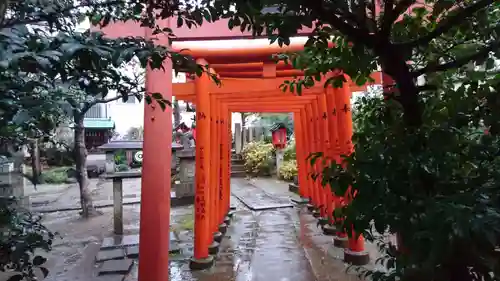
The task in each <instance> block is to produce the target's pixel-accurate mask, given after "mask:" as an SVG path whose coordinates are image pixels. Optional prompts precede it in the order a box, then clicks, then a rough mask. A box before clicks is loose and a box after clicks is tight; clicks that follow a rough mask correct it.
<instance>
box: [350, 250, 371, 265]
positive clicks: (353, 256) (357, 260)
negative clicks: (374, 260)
mask: <svg viewBox="0 0 500 281" xmlns="http://www.w3.org/2000/svg"><path fill="white" fill-rule="evenodd" d="M344 262H346V263H348V264H352V265H367V264H368V263H369V262H370V255H368V252H366V251H362V252H353V251H350V250H348V249H345V250H344Z"/></svg>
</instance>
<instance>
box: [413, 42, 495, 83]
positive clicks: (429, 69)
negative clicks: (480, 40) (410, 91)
mask: <svg viewBox="0 0 500 281" xmlns="http://www.w3.org/2000/svg"><path fill="white" fill-rule="evenodd" d="M498 48H500V41H496V42H493V43H491V44H489V45H488V46H485V47H484V48H482V49H480V50H479V51H477V52H476V53H474V54H472V55H469V56H463V57H461V58H459V59H456V60H454V61H451V62H447V63H443V64H437V63H435V64H429V65H427V66H426V67H424V68H421V69H419V70H416V71H413V72H412V75H413V76H414V77H418V76H420V75H423V74H426V73H434V72H442V71H446V70H449V69H454V68H460V67H462V66H464V65H466V64H468V63H469V62H471V61H476V60H480V59H484V58H487V57H488V55H489V53H490V52H491V51H493V50H495V49H498Z"/></svg>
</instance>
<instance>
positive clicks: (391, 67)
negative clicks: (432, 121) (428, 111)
mask: <svg viewBox="0 0 500 281" xmlns="http://www.w3.org/2000/svg"><path fill="white" fill-rule="evenodd" d="M391 54H392V55H391ZM400 57H401V56H400V55H398V54H397V51H395V50H394V51H393V52H390V53H389V54H388V55H387V56H382V58H381V63H382V71H383V72H385V73H387V74H389V75H390V76H391V77H392V79H394V81H395V83H396V85H395V86H396V87H397V88H396V89H394V92H393V93H394V94H396V95H395V96H394V99H395V100H397V101H398V102H399V103H400V104H401V106H402V107H403V110H404V120H405V123H406V124H407V125H408V127H410V128H418V127H420V126H421V125H422V105H421V104H420V101H419V97H418V95H419V91H418V88H417V85H416V79H415V78H414V77H413V76H412V75H411V73H410V69H409V67H408V65H407V64H406V62H405V61H404V59H402V58H400Z"/></svg>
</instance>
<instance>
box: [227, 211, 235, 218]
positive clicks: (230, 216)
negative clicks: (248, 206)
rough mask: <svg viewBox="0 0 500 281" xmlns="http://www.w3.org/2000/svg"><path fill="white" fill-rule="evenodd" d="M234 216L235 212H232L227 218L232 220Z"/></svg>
mask: <svg viewBox="0 0 500 281" xmlns="http://www.w3.org/2000/svg"><path fill="white" fill-rule="evenodd" d="M233 216H234V211H230V212H228V213H227V217H228V218H230V219H232V218H233Z"/></svg>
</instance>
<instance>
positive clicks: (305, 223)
mask: <svg viewBox="0 0 500 281" xmlns="http://www.w3.org/2000/svg"><path fill="white" fill-rule="evenodd" d="M231 183H232V191H233V197H232V198H231V205H232V206H235V207H236V211H235V214H234V216H233V218H232V221H231V224H230V226H229V228H228V231H227V233H226V235H225V237H224V238H223V240H222V242H221V248H220V251H219V254H218V256H217V258H216V263H215V265H214V266H213V267H212V268H210V269H208V270H203V271H191V270H190V269H189V258H190V257H191V255H192V242H190V243H188V244H180V245H179V246H180V248H181V249H182V250H181V251H180V253H179V254H176V255H171V257H170V261H169V263H170V264H169V269H170V278H169V280H170V281H222V280H223V281H359V279H358V278H357V277H356V276H355V275H354V274H346V269H347V265H346V264H344V263H343V262H342V255H343V254H342V253H343V252H342V250H341V249H334V247H333V241H332V238H331V237H326V236H324V235H322V234H321V231H320V230H319V229H318V228H317V226H316V220H315V219H314V218H313V217H312V216H311V215H310V214H309V213H308V212H307V210H305V208H300V207H298V206H297V205H293V204H291V203H289V202H290V198H288V199H287V198H286V196H288V195H287V192H288V191H287V190H286V192H284V193H281V191H279V190H277V189H276V190H274V191H273V192H269V190H267V189H266V191H264V190H263V189H261V188H260V187H257V186H256V184H252V183H250V182H248V181H246V180H243V179H238V180H232V182H231ZM238 198H240V200H238ZM243 199H245V200H246V201H243ZM259 201H260V202H259ZM272 204H275V205H278V207H274V208H273V209H271V208H265V210H258V211H256V210H252V208H250V207H252V206H253V205H258V206H269V205H272ZM285 204H288V205H289V206H290V208H283V207H281V206H284V205H285ZM248 206H250V207H248ZM253 209H256V208H255V206H254V208H253ZM257 209H258V208H257ZM332 251H333V252H332ZM94 257H95V256H94ZM93 259H95V258H93ZM137 269H138V266H137V260H135V262H134V264H133V266H132V269H131V272H130V274H128V275H126V276H124V277H125V278H123V276H122V277H121V278H120V277H118V276H116V275H115V276H111V275H103V276H99V278H98V279H95V277H94V278H92V279H88V278H83V279H79V278H73V279H71V280H73V281H77V280H82V281H91V280H92V281H97V280H99V281H123V280H125V281H137ZM94 276H95V275H94ZM68 280H70V279H68ZM152 281H155V280H152Z"/></svg>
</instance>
